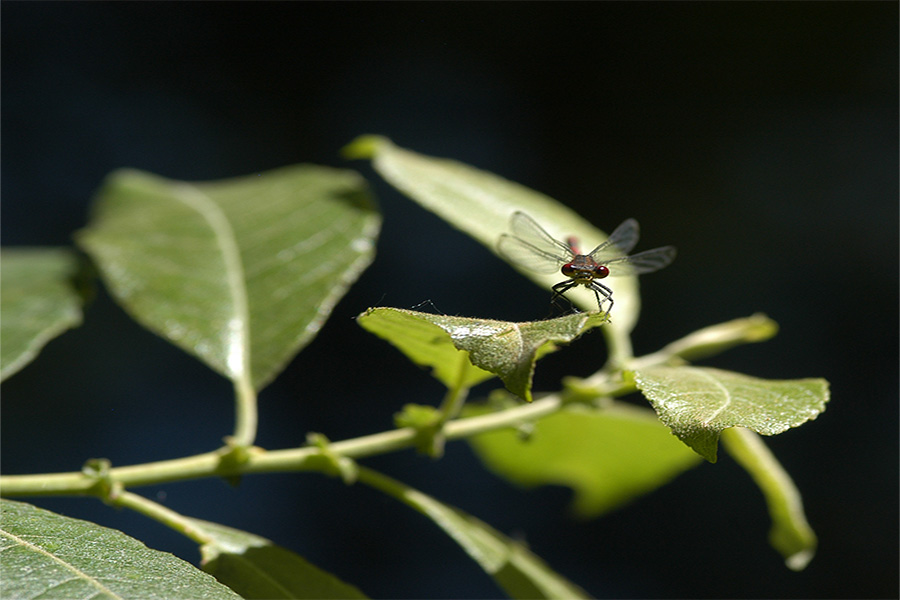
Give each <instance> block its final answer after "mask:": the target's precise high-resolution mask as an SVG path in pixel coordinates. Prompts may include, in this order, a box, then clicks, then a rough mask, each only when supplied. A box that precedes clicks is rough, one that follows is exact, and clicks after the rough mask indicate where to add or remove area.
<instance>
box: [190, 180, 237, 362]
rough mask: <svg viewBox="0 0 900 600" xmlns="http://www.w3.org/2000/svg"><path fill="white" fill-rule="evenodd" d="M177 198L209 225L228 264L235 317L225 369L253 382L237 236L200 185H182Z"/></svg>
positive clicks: (227, 271)
mask: <svg viewBox="0 0 900 600" xmlns="http://www.w3.org/2000/svg"><path fill="white" fill-rule="evenodd" d="M175 197H176V198H178V199H179V200H180V201H181V202H183V203H184V204H185V205H187V206H188V207H189V208H191V209H193V210H194V211H196V212H197V213H198V214H199V215H200V216H201V217H203V219H204V220H205V221H206V222H207V224H208V225H209V227H210V229H212V231H213V234H214V236H215V239H216V243H217V244H218V246H219V250H220V251H221V252H222V258H223V260H224V262H225V276H226V281H227V284H228V290H229V295H230V296H231V300H232V307H233V309H234V310H233V313H232V314H233V316H232V318H231V319H229V321H228V338H227V339H228V347H227V349H226V355H225V366H226V368H227V369H228V372H229V374H231V375H233V376H235V377H237V378H240V379H246V380H249V378H250V353H249V341H250V331H249V327H250V307H249V300H248V298H247V288H246V285H245V281H246V277H245V274H244V264H243V261H242V260H241V253H240V250H239V248H238V243H237V236H236V235H235V233H234V229H233V228H232V227H231V223H230V222H229V221H228V218H227V217H226V216H225V213H224V212H223V211H222V209H221V207H220V206H219V205H218V204H216V203H215V202H214V201H213V200H212V199H211V198H210V197H209V196H208V195H207V194H205V193H203V192H202V191H200V190H199V189H197V187H196V186H193V185H189V184H182V185H179V186H178V187H177V189H176V193H175Z"/></svg>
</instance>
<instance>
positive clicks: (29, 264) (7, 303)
mask: <svg viewBox="0 0 900 600" xmlns="http://www.w3.org/2000/svg"><path fill="white" fill-rule="evenodd" d="M77 270H78V261H77V259H76V257H75V255H74V254H73V253H72V252H71V251H70V250H68V249H66V248H4V249H3V252H2V253H0V273H2V289H3V294H2V296H0V313H2V315H3V317H2V319H0V338H2V341H3V343H2V345H0V381H2V380H4V379H6V378H7V377H9V376H10V375H12V374H13V373H16V372H18V371H19V370H21V369H22V367H24V366H25V365H27V364H28V363H30V362H31V361H32V360H34V358H35V357H36V356H37V355H38V353H39V352H40V351H41V348H43V347H44V345H45V344H46V343H47V342H49V341H50V340H52V339H53V338H55V337H56V336H58V335H60V334H61V333H63V332H64V331H65V330H66V329H69V328H71V327H77V326H78V325H80V324H81V304H82V298H81V295H80V294H79V293H78V291H77V290H76V288H75V285H74V282H73V281H72V280H73V278H74V277H75V274H76V272H77Z"/></svg>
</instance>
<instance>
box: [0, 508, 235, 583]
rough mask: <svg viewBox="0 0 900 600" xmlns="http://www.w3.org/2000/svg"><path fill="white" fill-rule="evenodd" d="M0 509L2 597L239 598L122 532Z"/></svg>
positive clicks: (27, 510)
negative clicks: (0, 515) (0, 516)
mask: <svg viewBox="0 0 900 600" xmlns="http://www.w3.org/2000/svg"><path fill="white" fill-rule="evenodd" d="M0 514H2V519H0V523H2V525H0V553H2V555H3V560H2V561H0V596H2V597H3V598H147V599H148V600H152V599H156V598H158V599H160V600H170V599H173V598H209V599H210V600H215V599H222V600H225V599H228V600H238V599H240V596H238V595H237V594H235V593H234V592H233V591H232V590H230V589H229V588H227V587H225V586H224V585H222V584H221V583H219V582H218V581H216V580H215V579H214V578H213V577H212V576H210V575H208V574H206V573H204V572H203V571H201V570H200V569H197V568H196V567H194V566H193V565H190V564H188V563H186V562H184V561H183V560H181V559H180V558H176V557H174V556H172V555H171V554H169V553H168V552H159V551H157V550H152V549H150V548H148V547H147V546H145V545H144V544H142V543H141V542H139V541H138V540H136V539H134V538H132V537H129V536H127V535H125V534H124V533H122V532H121V531H116V530H114V529H109V528H107V527H101V526H100V525H96V524H94V523H89V522H87V521H81V520H79V519H70V518H68V517H64V516H62V515H58V514H56V513H52V512H50V511H48V510H43V509H40V508H37V507H35V506H32V505H30V504H25V503H22V502H13V501H10V500H0Z"/></svg>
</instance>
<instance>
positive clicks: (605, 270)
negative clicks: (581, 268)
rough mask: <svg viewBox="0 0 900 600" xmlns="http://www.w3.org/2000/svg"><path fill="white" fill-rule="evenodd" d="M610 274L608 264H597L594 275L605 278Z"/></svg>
mask: <svg viewBox="0 0 900 600" xmlns="http://www.w3.org/2000/svg"><path fill="white" fill-rule="evenodd" d="M607 275H609V267H607V266H606V265H597V268H596V269H594V277H596V278H597V279H603V278H604V277H606V276H607Z"/></svg>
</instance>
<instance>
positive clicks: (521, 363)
mask: <svg viewBox="0 0 900 600" xmlns="http://www.w3.org/2000/svg"><path fill="white" fill-rule="evenodd" d="M606 320H607V316H606V314H598V313H578V314H573V315H567V316H565V317H560V318H558V319H549V320H546V321H530V322H526V323H511V322H508V321H494V320H491V319H472V318H468V317H450V316H446V315H432V314H429V313H422V312H416V311H412V310H402V309H399V308H373V309H370V310H368V311H367V312H365V313H364V314H362V315H360V316H359V317H358V318H357V321H358V322H359V324H360V325H361V326H362V327H363V328H365V329H366V330H368V331H370V332H372V333H374V334H375V335H378V336H379V337H382V338H384V339H386V340H387V341H389V342H390V343H391V344H393V345H394V346H396V347H397V348H398V349H399V350H400V351H401V352H403V353H404V354H406V355H407V357H409V358H410V359H411V360H412V361H413V362H415V363H416V364H418V365H422V366H428V367H431V368H432V373H433V374H434V376H435V377H436V378H437V379H438V380H439V381H440V382H441V383H443V384H444V385H446V386H447V387H453V386H457V385H459V386H462V387H470V386H472V385H475V384H476V383H479V382H480V381H483V380H485V379H488V378H489V377H491V374H493V375H497V376H498V377H500V379H501V380H502V381H503V383H504V385H505V386H506V389H508V390H509V391H511V392H512V393H514V394H516V395H517V396H519V397H520V398H524V399H525V400H527V401H529V402H531V378H532V375H533V374H534V365H535V363H536V362H537V360H538V359H539V358H540V357H541V356H543V355H544V354H546V353H548V352H552V351H553V350H555V349H556V347H557V346H556V345H557V344H566V343H569V342H571V341H572V340H574V339H575V338H577V337H578V336H580V335H581V334H582V333H584V332H585V331H587V330H589V329H591V328H593V327H598V326H600V325H602V324H604V323H606Z"/></svg>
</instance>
